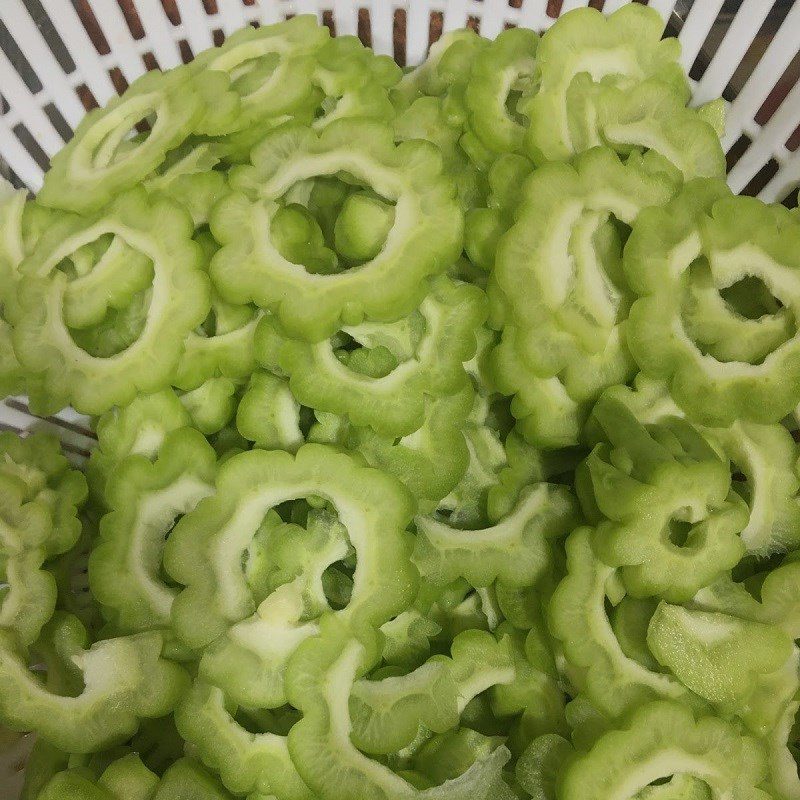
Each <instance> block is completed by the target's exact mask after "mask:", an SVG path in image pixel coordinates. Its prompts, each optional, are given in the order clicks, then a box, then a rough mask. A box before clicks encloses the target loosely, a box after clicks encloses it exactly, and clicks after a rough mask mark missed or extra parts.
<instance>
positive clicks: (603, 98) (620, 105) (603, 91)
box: [534, 73, 726, 180]
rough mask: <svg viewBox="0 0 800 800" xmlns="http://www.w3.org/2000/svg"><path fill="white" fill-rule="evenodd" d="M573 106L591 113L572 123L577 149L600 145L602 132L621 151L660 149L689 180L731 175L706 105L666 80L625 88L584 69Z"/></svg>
mask: <svg viewBox="0 0 800 800" xmlns="http://www.w3.org/2000/svg"><path fill="white" fill-rule="evenodd" d="M534 103H535V101H534ZM567 105H568V106H570V107H572V108H573V109H575V110H576V111H577V110H578V109H581V110H582V111H585V112H586V117H585V120H581V121H580V122H579V123H578V124H577V125H575V126H574V127H573V128H572V135H573V143H572V146H573V147H574V148H575V152H581V151H583V150H586V149H588V148H590V147H593V146H595V145H597V144H598V141H597V136H598V134H599V136H600V139H601V140H602V142H603V144H607V145H609V146H610V147H612V148H613V149H614V150H616V151H617V152H618V153H622V154H627V153H629V152H633V151H639V150H650V151H653V152H655V153H657V154H658V155H659V156H662V157H663V158H664V159H666V161H667V162H668V163H669V164H670V165H671V169H673V170H675V171H677V172H678V173H679V174H680V175H681V176H682V177H683V179H684V180H691V179H692V178H698V177H699V178H720V177H724V175H725V171H726V169H725V154H724V151H723V150H722V146H721V144H720V134H719V133H718V132H717V131H716V130H715V128H714V127H713V125H711V124H710V123H709V122H708V121H707V120H706V119H705V118H704V116H703V114H701V112H700V109H695V108H688V107H687V106H686V100H685V97H683V96H682V95H680V94H676V93H675V92H674V91H671V89H670V87H669V86H667V85H665V84H664V82H663V81H661V80H658V79H647V80H644V81H642V82H641V83H638V84H634V85H632V86H629V87H620V86H617V85H614V84H613V83H600V84H597V83H594V82H593V81H592V77H591V76H590V75H589V74H585V73H584V74H581V75H578V76H576V77H575V79H574V80H573V82H572V84H571V85H570V87H569V89H568V91H567ZM592 117H593V118H594V119H592ZM585 122H588V125H587V126H586V127H584V124H585ZM723 124H724V121H723ZM595 125H596V128H595Z"/></svg>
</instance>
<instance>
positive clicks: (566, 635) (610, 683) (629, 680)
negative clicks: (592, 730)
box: [549, 528, 687, 717]
mask: <svg viewBox="0 0 800 800" xmlns="http://www.w3.org/2000/svg"><path fill="white" fill-rule="evenodd" d="M614 577H615V571H614V569H613V568H612V567H608V566H606V565H605V564H603V563H602V562H601V561H599V560H598V559H597V557H596V556H595V555H594V553H593V552H592V547H591V530H590V529H589V528H579V529H578V530H576V531H575V532H574V533H572V534H571V535H570V537H569V538H568V539H567V575H566V577H565V578H564V579H563V580H562V581H561V583H559V585H558V587H557V588H556V590H555V593H554V594H553V598H552V600H551V602H550V607H549V625H550V631H551V633H552V635H553V636H554V637H555V638H556V639H557V640H558V641H559V642H560V643H561V648H562V651H563V656H564V659H565V660H566V666H567V673H568V675H569V678H570V680H571V681H572V682H573V683H574V684H575V685H576V686H577V687H578V688H579V689H580V690H581V692H583V693H584V694H585V695H586V697H587V698H588V699H589V700H590V701H591V703H592V704H593V705H594V706H596V707H597V709H598V710H599V711H601V712H602V713H604V714H607V715H608V716H610V717H616V716H619V715H620V714H622V713H624V712H626V711H628V710H630V709H631V708H634V707H636V706H637V705H640V704H641V703H644V702H647V701H648V700H653V699H656V698H669V699H681V698H685V696H686V694H687V692H686V689H684V687H683V686H682V685H681V684H680V683H678V682H677V681H676V680H675V679H674V678H672V677H670V676H668V675H664V674H663V673H660V672H656V671H654V670H649V669H647V668H646V667H644V666H642V665H641V664H640V663H639V662H638V661H635V660H634V659H632V658H629V657H628V656H627V655H626V654H625V653H624V651H623V650H622V648H621V646H620V643H619V642H618V641H617V638H616V636H615V635H614V630H613V628H612V627H611V623H610V621H609V619H608V614H607V611H606V605H605V604H606V587H607V585H608V584H609V582H610V581H612V580H613V578H614Z"/></svg>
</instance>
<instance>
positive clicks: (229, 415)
mask: <svg viewBox="0 0 800 800" xmlns="http://www.w3.org/2000/svg"><path fill="white" fill-rule="evenodd" d="M236 390H237V384H236V383H234V382H233V381H232V380H230V379H229V378H221V377H217V378H209V379H208V380H206V381H204V382H203V383H201V384H200V385H199V386H198V387H197V388H195V389H191V390H190V391H188V392H184V393H182V394H181V395H180V397H179V400H180V401H181V405H182V406H183V407H184V408H185V409H186V410H187V411H188V412H189V417H190V418H191V421H192V425H193V426H194V427H195V428H197V430H199V431H200V432H201V433H203V434H205V435H206V436H210V435H211V434H214V433H218V432H219V431H221V430H222V429H223V428H224V427H225V426H226V425H227V424H228V423H229V422H230V421H231V420H232V419H233V417H234V415H235V414H236V408H237V397H236Z"/></svg>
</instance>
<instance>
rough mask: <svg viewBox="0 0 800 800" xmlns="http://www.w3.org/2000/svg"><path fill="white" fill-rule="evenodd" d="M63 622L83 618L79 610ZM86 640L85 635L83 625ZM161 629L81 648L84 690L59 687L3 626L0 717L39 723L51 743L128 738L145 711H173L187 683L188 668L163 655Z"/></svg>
mask: <svg viewBox="0 0 800 800" xmlns="http://www.w3.org/2000/svg"><path fill="white" fill-rule="evenodd" d="M61 624H64V625H74V626H77V627H78V629H79V631H81V632H83V629H82V626H81V625H80V623H79V622H78V621H77V620H76V619H74V618H65V620H64V621H63V623H61ZM82 638H83V647H84V648H86V645H87V642H86V636H85V632H83V636H82ZM161 646H162V640H161V636H160V635H158V634H157V633H144V634H138V635H136V636H128V637H122V638H118V639H107V640H104V641H101V642H97V643H95V644H93V645H92V646H91V647H89V648H88V649H83V651H82V652H81V653H79V654H78V655H77V656H75V659H76V660H75V663H76V664H77V666H78V668H79V669H80V671H81V673H82V682H83V691H82V692H81V693H80V694H79V695H78V696H76V697H71V696H61V695H58V694H54V693H52V692H50V691H48V689H46V688H45V686H44V685H43V684H42V682H41V680H40V679H39V678H37V677H36V676H35V675H34V674H33V673H32V672H30V671H29V669H28V665H27V660H26V659H25V657H24V655H23V654H22V653H20V651H19V650H18V648H17V646H16V644H15V643H14V640H13V637H12V636H11V635H9V634H8V633H7V632H5V631H0V676H1V677H2V681H3V685H4V686H5V687H8V689H7V691H4V692H3V693H2V694H0V717H2V719H3V721H4V722H5V723H6V724H8V725H9V726H11V727H12V728H14V729H17V730H23V731H27V730H36V731H37V733H38V735H39V736H41V737H42V738H44V739H46V740H47V741H49V742H51V743H52V744H54V745H56V746H57V747H60V748H62V749H64V750H68V751H71V752H82V753H88V752H93V751H96V750H100V749H102V748H104V747H107V746H109V745H112V744H116V743H119V742H122V741H124V740H125V739H127V738H128V737H130V736H131V735H132V734H133V733H134V732H135V731H136V728H137V727H138V724H139V719H140V718H146V717H161V716H164V715H165V714H168V713H169V712H170V711H171V710H172V709H173V708H174V707H175V704H176V703H177V701H178V699H179V697H180V696H181V694H182V693H183V691H184V689H185V688H186V683H187V679H186V674H185V673H184V671H183V670H182V669H181V668H180V667H178V666H177V665H176V664H173V663H171V662H169V661H165V660H163V659H162V658H161V656H160V653H161Z"/></svg>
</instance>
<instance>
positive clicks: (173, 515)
mask: <svg viewBox="0 0 800 800" xmlns="http://www.w3.org/2000/svg"><path fill="white" fill-rule="evenodd" d="M215 467H216V454H215V453H214V451H213V450H212V448H211V446H210V445H209V444H208V443H207V442H206V440H205V438H204V437H203V436H202V435H200V434H199V433H198V432H197V431H194V430H192V429H190V428H183V429H179V430H177V431H173V432H170V433H168V434H167V435H166V436H165V438H164V442H163V445H162V447H161V452H160V454H159V456H158V457H157V458H156V459H155V461H153V462H152V463H151V462H150V461H149V460H148V458H147V457H146V456H144V455H132V456H129V457H128V458H126V459H125V460H123V461H122V462H121V463H119V464H118V465H117V466H116V467H115V471H114V475H113V476H112V477H111V479H110V481H109V483H108V486H107V488H106V492H105V496H106V499H107V503H108V508H109V513H108V514H106V515H105V516H104V517H103V518H102V520H101V522H100V534H99V538H98V541H97V543H96V544H95V546H94V548H93V550H92V554H91V556H90V558H89V585H90V587H91V590H92V593H93V595H94V596H95V598H96V599H97V601H98V602H99V603H100V605H101V610H102V612H103V614H104V616H105V617H106V619H108V620H109V621H110V622H111V623H112V624H113V626H114V629H115V630H117V631H120V632H122V633H137V632H140V631H147V630H162V631H164V632H165V638H168V636H167V632H168V630H169V628H170V610H171V608H172V603H173V600H174V598H175V595H177V589H175V588H173V587H170V586H168V585H166V584H165V583H164V580H163V577H162V575H161V562H162V557H163V550H164V544H165V539H166V536H167V534H168V533H169V531H170V530H171V528H172V526H173V525H174V524H175V521H176V519H177V518H179V517H180V516H181V515H183V514H186V513H188V512H189V511H191V510H192V509H194V508H195V507H196V506H197V504H198V502H199V501H200V500H201V499H202V498H203V497H206V496H208V495H209V494H211V493H212V492H213V481H214V473H215Z"/></svg>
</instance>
